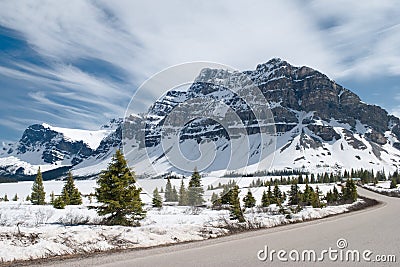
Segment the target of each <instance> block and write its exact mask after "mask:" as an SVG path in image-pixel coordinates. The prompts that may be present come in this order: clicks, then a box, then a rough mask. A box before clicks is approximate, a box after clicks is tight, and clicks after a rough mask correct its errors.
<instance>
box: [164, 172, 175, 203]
mask: <svg viewBox="0 0 400 267" xmlns="http://www.w3.org/2000/svg"><path fill="white" fill-rule="evenodd" d="M164 198H165V201H166V202H171V201H173V200H172V198H173V197H172V185H171V180H170V178H169V177H168V178H167V184H166V185H165V194H164Z"/></svg>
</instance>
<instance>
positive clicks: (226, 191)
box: [221, 185, 232, 205]
mask: <svg viewBox="0 0 400 267" xmlns="http://www.w3.org/2000/svg"><path fill="white" fill-rule="evenodd" d="M231 194H232V192H231V188H230V187H229V186H227V185H223V186H222V192H221V204H225V205H227V204H230V202H231Z"/></svg>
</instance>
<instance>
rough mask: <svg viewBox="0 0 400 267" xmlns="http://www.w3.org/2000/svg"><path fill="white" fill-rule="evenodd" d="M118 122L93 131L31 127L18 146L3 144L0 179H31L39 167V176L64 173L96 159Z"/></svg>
mask: <svg viewBox="0 0 400 267" xmlns="http://www.w3.org/2000/svg"><path fill="white" fill-rule="evenodd" d="M121 121H122V120H119V121H117V122H116V121H112V122H110V124H108V125H105V126H103V127H102V129H101V130H97V131H88V130H80V129H68V128H61V127H53V126H50V125H48V124H46V123H43V124H33V125H31V126H29V127H28V128H27V129H26V130H25V131H24V133H23V135H22V137H21V139H20V140H19V141H18V142H16V143H11V144H3V148H2V151H1V152H0V175H3V176H10V175H11V176H12V175H17V176H20V177H24V176H31V175H35V174H36V172H37V170H38V168H39V167H40V168H41V170H42V171H43V172H47V171H50V170H55V169H59V168H61V169H62V170H63V171H65V170H68V169H69V167H70V166H75V165H77V164H79V163H81V162H83V161H85V160H88V159H89V158H91V157H92V156H94V155H95V154H96V155H97V156H99V155H100V154H101V152H102V151H104V147H108V146H107V144H106V141H105V140H106V139H107V138H110V136H112V135H113V134H114V133H115V131H116V127H115V124H117V125H119V124H120V123H121ZM107 152H108V151H107Z"/></svg>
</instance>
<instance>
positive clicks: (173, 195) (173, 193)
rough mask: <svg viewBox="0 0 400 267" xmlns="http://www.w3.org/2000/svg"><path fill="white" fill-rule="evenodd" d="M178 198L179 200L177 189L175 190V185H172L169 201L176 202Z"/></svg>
mask: <svg viewBox="0 0 400 267" xmlns="http://www.w3.org/2000/svg"><path fill="white" fill-rule="evenodd" d="M178 200H179V196H178V191H176V187H175V186H174V187H173V188H172V194H171V201H172V202H177V201H178Z"/></svg>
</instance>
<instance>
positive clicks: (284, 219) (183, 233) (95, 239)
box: [0, 177, 362, 262]
mask: <svg viewBox="0 0 400 267" xmlns="http://www.w3.org/2000/svg"><path fill="white" fill-rule="evenodd" d="M253 179H254V177H253V178H252V179H250V178H244V179H239V180H238V182H239V184H240V187H241V193H240V198H243V196H244V195H245V194H246V193H247V190H248V189H247V188H244V187H246V186H248V185H249V183H250V182H251V181H252V180H253ZM264 179H267V177H264ZM228 180H229V179H225V178H224V181H226V182H227V181H228ZM180 181H181V180H180V179H175V180H171V183H172V184H173V186H176V187H178V186H179V185H180ZM203 181H204V186H205V187H207V184H214V183H215V182H216V181H215V180H213V178H212V177H205V178H204V179H203ZM138 182H139V184H140V185H141V186H143V187H144V188H146V189H147V190H150V189H151V188H154V187H155V186H157V187H159V188H161V187H164V188H165V180H162V179H157V180H155V179H147V180H139V181H138ZM187 182H188V180H187V179H186V180H185V184H187ZM75 183H76V186H77V187H78V188H79V190H80V191H81V192H82V193H83V194H84V195H85V196H84V199H83V205H79V206H67V207H66V208H65V209H64V210H58V209H54V208H53V207H52V206H50V205H46V206H33V205H31V204H30V203H29V202H26V201H24V199H25V198H26V196H27V195H28V194H29V193H30V189H31V186H32V182H21V183H15V184H0V197H3V196H4V194H5V193H7V195H8V198H9V199H12V198H13V196H14V195H15V194H18V196H19V197H20V200H18V201H9V202H4V201H3V202H0V262H2V261H3V262H12V261H14V260H30V259H38V258H43V257H51V256H60V255H69V254H76V253H89V252H96V251H106V250H110V249H125V248H145V247H152V246H159V245H164V244H174V243H179V242H185V241H193V240H205V239H209V238H215V237H218V236H222V235H226V234H229V233H230V231H232V229H231V228H230V227H231V226H232V225H239V224H238V223H237V222H236V221H231V220H230V219H229V211H227V210H211V209H209V208H191V207H180V206H173V205H172V204H171V203H170V204H171V205H170V206H164V207H163V208H161V209H156V208H152V207H151V206H150V202H151V196H150V195H149V194H143V195H142V196H141V197H142V200H143V201H144V202H145V203H146V206H145V209H146V210H147V216H146V218H145V219H144V220H142V221H141V226H140V227H123V226H104V225H99V224H98V223H99V221H100V220H101V217H99V216H98V215H97V213H96V212H95V211H94V210H92V209H88V206H90V205H96V203H92V204H91V203H90V200H89V198H88V196H87V195H88V194H89V193H93V192H94V187H95V186H96V181H94V180H86V181H75ZM62 186H63V182H62V181H46V182H44V187H45V190H46V192H48V194H47V201H49V197H48V195H49V193H50V192H52V191H53V192H54V193H55V194H56V195H57V194H60V192H61V189H62ZM312 186H313V187H314V186H316V185H312ZM318 186H319V188H320V189H321V191H322V192H326V191H328V190H329V189H331V188H332V187H333V184H319V185H318ZM300 187H301V188H302V187H303V185H301V186H300ZM280 188H281V190H282V191H287V190H289V186H280ZM146 189H145V190H144V191H147V190H146ZM265 189H266V188H265V187H260V188H251V189H250V190H251V191H252V192H253V194H254V197H255V198H256V200H257V203H258V204H259V203H260V200H261V195H262V192H263V191H264V190H265ZM219 191H220V189H217V190H206V192H205V195H204V196H205V199H206V200H207V203H208V204H210V202H209V199H210V197H211V194H212V193H213V192H216V193H218V192H219ZM360 201H362V200H359V201H358V202H360ZM356 204H357V203H353V204H351V205H342V206H329V207H326V208H319V209H318V208H312V207H305V208H304V209H303V210H302V211H300V212H299V213H294V214H290V216H288V215H287V214H286V215H283V214H280V213H279V212H278V210H279V209H278V207H276V206H274V205H271V206H270V207H269V208H268V210H267V211H266V212H265V211H263V212H261V209H259V208H253V209H247V211H246V213H245V217H246V220H247V225H245V226H246V227H247V228H251V227H257V228H258V227H263V228H267V227H274V226H277V225H282V224H288V223H294V222H301V221H305V220H310V219H316V218H322V217H326V216H329V215H333V214H339V213H343V212H346V211H348V210H349V207H351V206H352V205H356ZM242 226H243V225H242Z"/></svg>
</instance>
